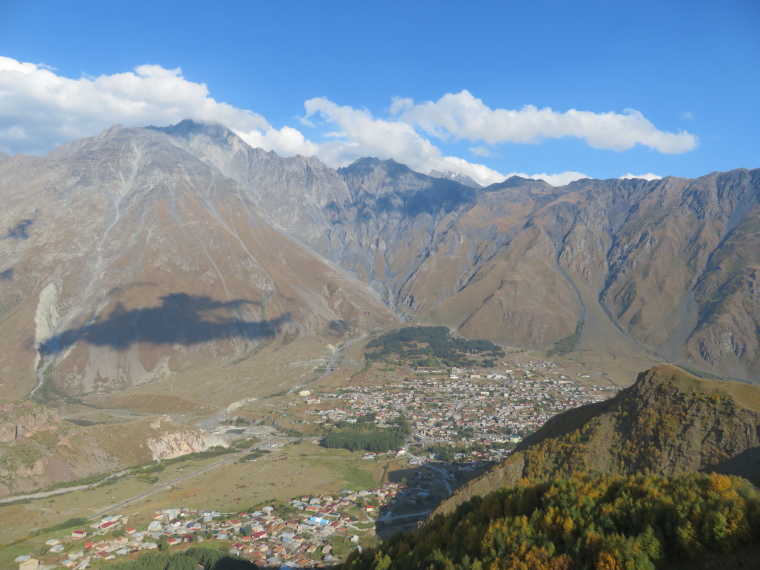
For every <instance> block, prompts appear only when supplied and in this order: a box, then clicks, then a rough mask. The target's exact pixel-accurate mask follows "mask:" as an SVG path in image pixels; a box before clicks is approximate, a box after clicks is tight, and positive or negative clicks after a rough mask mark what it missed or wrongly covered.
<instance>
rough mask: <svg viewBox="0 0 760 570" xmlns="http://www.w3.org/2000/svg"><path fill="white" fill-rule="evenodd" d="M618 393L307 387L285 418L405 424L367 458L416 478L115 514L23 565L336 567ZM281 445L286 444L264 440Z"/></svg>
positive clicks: (461, 379) (423, 384) (547, 375)
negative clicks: (220, 552) (223, 556)
mask: <svg viewBox="0 0 760 570" xmlns="http://www.w3.org/2000/svg"><path fill="white" fill-rule="evenodd" d="M578 376H580V379H581V380H586V379H587V378H588V375H583V374H579V375H578ZM617 391H619V388H616V387H614V386H605V387H600V386H598V385H596V384H591V383H590V382H588V381H585V382H581V381H579V379H577V378H571V377H569V376H568V375H567V374H565V373H564V372H563V371H562V370H561V369H559V368H558V367H557V366H556V365H555V364H554V363H552V362H542V361H530V362H528V363H526V364H524V365H523V366H522V367H521V368H519V369H507V368H505V369H502V370H499V371H496V372H494V371H487V372H484V371H477V370H459V369H456V368H454V369H449V370H446V371H441V370H436V369H424V368H423V369H420V368H417V369H416V370H414V371H413V374H410V375H409V377H406V378H403V379H396V381H395V382H394V383H390V384H387V383H386V384H382V383H379V384H368V385H361V386H357V385H349V386H343V387H339V388H332V389H329V388H324V389H314V390H307V389H303V390H300V391H299V392H298V393H297V395H294V396H296V398H294V399H291V400H290V402H288V403H287V404H285V405H284V406H283V408H282V409H281V412H282V413H283V415H286V416H288V417H290V418H291V419H293V424H292V425H294V426H298V427H299V428H300V429H301V430H303V432H304V434H305V437H307V438H309V437H311V438H312V439H311V441H312V442H313V443H315V444H319V439H317V438H314V437H313V435H314V434H316V433H320V432H321V433H325V432H327V431H329V430H332V429H334V428H335V427H336V426H344V427H345V426H349V427H350V426H351V425H352V424H356V423H357V422H358V421H359V420H360V418H364V419H366V418H368V417H369V418H372V419H373V421H374V423H375V425H376V429H379V430H382V428H384V427H387V426H389V425H390V424H391V422H393V421H394V420H396V419H398V418H399V417H403V418H405V421H406V422H408V425H409V432H410V435H409V437H408V438H407V441H406V443H405V444H404V445H403V446H401V447H399V448H397V449H393V450H389V453H387V454H380V453H369V452H366V453H363V454H362V459H367V460H374V461H391V460H395V461H399V460H400V461H402V462H403V464H404V465H406V471H405V472H407V473H408V474H409V476H410V479H411V480H410V481H406V479H404V480H402V481H398V479H397V481H398V482H390V480H389V479H386V480H385V481H384V484H379V485H378V487H377V488H373V489H368V490H362V491H351V490H348V489H346V490H343V491H342V492H340V493H339V494H337V495H336V494H333V495H305V496H301V497H296V498H293V499H292V500H291V501H289V502H282V501H274V502H272V503H271V504H262V505H256V506H254V507H251V508H249V509H248V510H246V511H243V512H237V513H225V514H222V513H220V512H216V511H213V510H200V511H199V510H190V509H187V508H181V507H178V508H172V509H165V510H161V511H158V512H155V513H154V514H153V520H152V521H150V522H149V523H148V524H145V525H142V527H139V528H138V526H137V525H135V526H130V523H129V518H130V517H129V516H127V515H122V514H114V515H111V516H108V517H105V518H103V519H102V520H100V521H98V522H96V523H93V524H91V526H89V527H86V528H76V529H75V530H73V531H69V533H68V534H67V535H65V536H63V535H62V536H60V537H58V538H53V539H51V540H48V541H47V543H46V548H45V549H44V550H45V551H44V552H41V553H40V552H36V553H29V554H26V555H22V556H19V557H18V558H17V559H16V560H15V562H16V563H18V565H19V566H18V567H19V570H42V569H46V568H59V567H61V568H75V569H83V568H88V567H92V566H93V565H96V566H100V565H103V564H107V563H108V561H112V560H116V559H119V558H122V559H125V558H127V557H130V558H134V556H135V555H137V554H139V553H142V552H144V551H168V550H175V549H176V548H177V547H178V546H180V545H185V547H187V546H189V544H188V543H192V544H197V543H203V542H210V543H211V544H214V545H215V547H217V548H218V547H219V546H222V545H224V547H225V548H227V549H229V552H230V553H231V554H233V555H237V556H241V557H244V558H246V559H248V560H250V561H252V562H254V563H255V564H256V565H258V566H260V567H279V566H288V567H294V568H295V567H315V566H319V565H323V566H327V565H333V564H336V563H338V562H340V561H341V560H342V559H344V557H345V556H347V555H348V554H349V553H350V552H351V551H353V550H354V549H356V548H357V547H358V548H361V547H362V545H369V544H372V543H373V542H374V541H375V540H377V535H376V531H377V530H378V529H379V528H380V527H381V526H383V525H387V524H390V523H391V522H392V521H395V520H397V519H404V520H407V521H408V523H411V524H413V523H416V522H417V521H419V520H422V519H423V518H424V517H425V516H426V515H427V514H428V513H429V512H431V510H432V508H434V506H435V504H437V502H439V501H440V500H442V499H443V498H445V497H446V496H449V495H450V494H451V493H452V492H453V489H455V488H456V487H457V486H458V485H459V484H461V483H462V482H463V480H466V479H467V478H469V477H471V476H473V475H472V474H471V472H473V471H480V470H482V469H485V468H486V467H487V466H488V465H491V464H492V462H494V461H498V460H500V459H503V458H504V457H506V456H507V455H508V454H509V453H511V449H513V448H514V446H515V445H516V444H517V443H519V441H520V440H521V439H522V438H523V437H525V436H526V435H528V434H530V433H532V432H533V431H535V430H536V429H537V428H538V427H540V426H541V425H542V424H543V423H544V422H545V421H546V420H548V419H549V418H551V417H552V416H554V415H556V414H558V413H561V412H563V411H565V410H568V409H571V408H575V407H578V406H581V405H584V404H587V403H591V402H599V401H602V400H605V399H607V398H609V397H611V396H612V395H614V393H616V392H617ZM362 421H364V420H362ZM309 424H311V425H309ZM251 429H253V428H251ZM267 429H270V430H271V428H267ZM247 431H248V430H245V429H241V428H240V427H238V426H236V425H229V426H220V428H219V429H218V430H216V432H217V433H222V434H224V433H225V432H227V433H228V436H233V437H239V436H241V435H243V434H244V433H245V432H247ZM254 431H255V429H254ZM308 433H311V434H312V436H308V435H306V434H308ZM273 445H278V444H276V443H262V446H273ZM446 448H450V450H451V451H452V452H451V453H446V452H445V450H446ZM454 452H455V453H454ZM256 460H257V461H259V460H263V459H256Z"/></svg>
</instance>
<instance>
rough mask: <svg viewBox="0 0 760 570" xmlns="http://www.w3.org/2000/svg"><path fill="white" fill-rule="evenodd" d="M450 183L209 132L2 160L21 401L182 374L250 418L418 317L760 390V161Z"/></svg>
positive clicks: (1, 222)
mask: <svg viewBox="0 0 760 570" xmlns="http://www.w3.org/2000/svg"><path fill="white" fill-rule="evenodd" d="M432 174H435V175H434V176H433V175H425V174H421V173H417V172H414V171H412V170H410V169H409V168H407V167H406V166H404V165H402V164H398V163H396V162H394V161H392V160H388V161H381V160H377V159H373V158H363V159H360V160H358V161H356V162H354V163H353V164H351V165H349V166H347V167H345V168H340V169H337V170H336V169H333V168H330V167H328V166H326V165H324V164H323V163H321V162H320V161H319V160H318V159H316V158H313V157H312V158H305V157H302V156H294V157H290V158H283V157H280V156H278V155H276V154H274V153H272V152H266V151H264V150H262V149H258V148H252V147H250V146H248V145H247V144H246V143H245V142H244V141H242V139H240V138H239V137H238V136H237V135H235V134H234V133H233V132H232V131H230V130H228V129H226V128H225V127H223V126H220V125H209V124H200V123H196V122H192V121H183V122H181V123H179V124H178V125H175V126H172V127H165V128H155V127H148V128H122V127H120V126H115V127H113V128H111V129H109V130H108V131H105V132H103V133H101V134H100V135H98V136H95V137H92V138H89V139H83V140H80V141H76V142H73V143H70V144H68V145H66V146H64V147H60V148H58V149H56V150H54V151H53V152H51V153H50V154H48V155H47V156H45V157H27V156H21V155H17V156H13V157H8V156H2V157H0V196H2V199H3V203H4V205H5V206H4V208H3V211H2V213H1V214H0V232H1V235H2V238H1V239H0V327H2V330H3V334H2V335H0V382H2V386H1V388H0V389H2V390H3V394H4V395H5V396H8V397H24V396H28V395H30V394H32V395H34V396H35V397H41V398H42V399H44V398H53V397H58V396H64V395H65V396H68V397H86V398H90V397H95V396H97V397H105V398H115V397H117V396H118V394H120V393H121V392H122V391H123V390H126V389H133V388H135V387H138V388H139V387H140V386H143V385H150V386H152V387H153V388H152V389H153V391H154V392H155V391H156V390H158V391H159V392H160V391H162V390H163V391H164V392H169V391H171V390H173V386H174V385H175V384H176V385H177V386H178V388H179V387H180V386H181V387H182V388H181V389H182V394H181V398H184V399H186V400H187V401H188V402H190V403H192V402H198V401H203V402H204V403H215V404H219V405H228V404H230V403H232V402H235V401H238V400H242V399H244V398H246V397H261V396H262V395H267V394H272V393H276V392H279V391H282V390H289V389H292V388H293V387H294V386H298V385H303V384H305V383H307V382H309V381H311V380H314V379H315V377H318V376H319V374H320V372H319V371H320V370H329V369H330V367H331V365H332V359H333V358H334V356H335V354H336V351H337V350H338V349H339V348H340V345H341V344H345V343H349V342H351V341H353V340H354V339H357V338H361V337H362V336H364V335H367V334H369V333H370V332H371V331H373V330H377V329H382V328H385V327H389V326H394V325H396V324H399V323H400V322H403V321H407V320H410V319H414V320H416V321H419V322H425V323H430V324H443V325H446V326H448V327H450V328H452V329H454V330H455V331H457V332H458V333H459V334H460V335H462V336H466V337H476V338H485V339H489V340H492V341H494V342H497V343H499V344H502V345H508V346H513V347H524V348H547V349H548V348H551V347H552V346H554V345H555V344H556V343H559V344H558V345H557V346H561V347H563V350H573V349H585V350H596V351H599V352H604V353H610V354H613V355H614V354H625V355H634V356H637V355H639V356H641V355H646V357H647V358H649V359H654V358H657V359H663V360H669V361H671V362H679V363H685V364H689V365H691V366H693V367H695V368H698V369H701V370H705V371H709V372H712V373H717V374H722V375H729V376H732V377H736V378H742V379H749V380H754V379H756V378H757V373H758V369H759V368H760V346H759V345H758V337H759V335H758V326H759V324H760V287H759V285H760V284H758V263H759V262H760V259H759V256H760V253H758V252H760V248H758V232H759V231H760V207H759V202H760V170H745V169H739V170H734V171H731V172H726V173H712V174H708V175H706V176H704V177H701V178H698V179H693V180H692V179H683V178H675V177H666V178H663V179H661V180H653V181H646V180H642V179H632V180H617V179H615V180H590V179H584V180H579V181H576V182H573V183H571V184H569V185H567V186H562V187H554V186H551V185H549V184H547V183H545V182H542V181H536V180H527V179H523V178H518V177H512V178H509V179H507V180H505V181H504V182H502V183H500V184H494V185H492V186H489V187H486V188H479V187H477V186H476V185H474V184H473V183H472V181H468V180H462V179H459V180H456V179H452V177H451V176H448V175H447V174H445V173H432ZM296 341H297V342H296ZM156 386H158V388H156ZM231 387H234V390H231V389H230V388H231ZM138 392H139V390H138Z"/></svg>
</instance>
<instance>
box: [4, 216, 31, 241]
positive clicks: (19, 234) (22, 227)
mask: <svg viewBox="0 0 760 570" xmlns="http://www.w3.org/2000/svg"><path fill="white" fill-rule="evenodd" d="M33 223H34V220H32V219H30V218H27V219H25V220H21V221H20V222H18V223H17V224H16V225H15V226H13V227H12V228H10V229H9V230H8V232H7V233H6V234H5V237H4V238H3V239H18V240H27V239H29V232H27V231H26V230H27V228H29V226H31V225H32V224H33Z"/></svg>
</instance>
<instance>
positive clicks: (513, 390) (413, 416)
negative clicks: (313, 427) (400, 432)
mask: <svg viewBox="0 0 760 570" xmlns="http://www.w3.org/2000/svg"><path fill="white" fill-rule="evenodd" d="M438 372H440V371H438ZM613 394H614V390H613V389H610V388H600V387H598V386H595V385H592V386H583V385H581V384H577V383H576V382H574V381H572V380H570V379H569V378H568V377H567V376H565V375H564V374H561V373H560V371H559V370H556V366H555V365H554V363H552V362H531V363H530V364H528V365H524V366H523V367H522V368H520V369H517V370H515V369H505V370H503V371H499V372H479V371H476V370H470V371H463V370H458V369H454V370H451V371H449V372H446V373H443V374H440V376H438V375H437V374H435V373H431V374H426V375H425V376H419V375H417V376H415V377H413V378H406V379H405V380H402V381H398V382H397V383H394V384H385V385H381V386H380V385H378V386H374V385H373V386H348V387H345V388H341V389H339V390H337V391H334V392H330V393H326V394H322V395H319V396H315V395H313V394H309V395H308V396H307V397H306V398H305V399H304V404H305V406H306V407H307V409H306V414H310V415H312V416H316V417H315V418H314V419H313V420H311V421H313V423H316V424H329V423H335V422H339V421H345V422H348V423H352V422H356V421H357V419H358V418H359V417H360V416H363V415H365V414H367V413H368V412H371V413H374V414H375V417H376V421H377V423H378V425H381V426H382V425H384V424H385V422H387V421H390V420H392V419H393V418H396V417H398V416H399V415H403V416H404V417H405V418H406V419H407V421H409V422H410V424H411V425H412V428H413V435H414V436H415V439H416V440H417V441H420V442H424V443H428V444H432V443H439V444H448V445H454V444H457V445H475V444H483V443H485V444H489V443H517V442H519V441H520V439H521V436H523V435H526V434H528V433H531V432H533V431H535V430H536V429H537V428H538V427H540V426H541V425H543V424H544V423H545V422H546V421H547V420H548V419H549V418H551V417H552V416H554V415H556V414H558V413H560V412H563V411H565V410H568V409H570V408H575V407H578V406H581V405H584V404H588V403H591V402H599V401H602V400H605V399H607V398H609V397H610V396H611V395H613ZM317 405H318V407H310V406H317ZM463 434H466V435H463ZM504 453H505V452H504V451H498V450H494V451H493V452H490V453H486V454H481V455H482V457H481V459H486V460H489V459H498V458H499V457H500V456H501V455H503V454H504Z"/></svg>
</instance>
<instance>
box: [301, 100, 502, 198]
mask: <svg viewBox="0 0 760 570" xmlns="http://www.w3.org/2000/svg"><path fill="white" fill-rule="evenodd" d="M304 106H305V108H306V117H305V119H306V120H308V121H312V120H313V117H315V116H319V117H321V118H322V120H323V121H325V122H326V123H328V124H330V125H334V126H336V127H338V129H339V131H337V132H332V133H329V134H330V136H331V137H332V138H333V140H331V141H328V142H325V143H322V144H321V145H320V146H319V150H318V151H317V153H316V154H317V156H318V157H319V158H320V160H322V161H324V162H325V163H327V164H330V165H333V166H344V165H346V164H349V163H350V162H352V161H354V160H356V159H357V158H360V157H362V156H374V157H377V158H380V159H383V160H386V159H389V158H393V159H394V160H396V161H398V162H402V163H404V164H406V165H407V166H409V168H411V169H412V170H416V171H418V172H429V171H431V170H438V171H442V172H445V171H450V172H454V173H456V174H464V175H465V176H469V177H470V178H472V179H473V180H475V181H476V182H478V183H480V184H483V185H488V184H492V183H494V182H501V181H502V180H504V175H503V174H501V173H499V172H497V171H496V170H493V169H492V168H488V167H487V166H484V165H482V164H474V163H471V162H467V161H466V160H464V159H461V158H457V157H454V156H443V153H442V152H441V149H439V148H438V147H437V146H435V145H433V144H432V143H431V142H430V141H429V140H427V139H425V138H423V137H422V136H421V135H420V134H419V133H417V131H415V130H414V128H413V127H412V126H411V125H409V124H407V123H404V122H401V121H386V120H384V119H377V118H375V117H373V116H372V114H371V113H370V112H369V111H367V110H365V109H354V108H353V107H349V106H341V105H337V104H336V103H333V102H332V101H330V100H329V99H326V98H324V97H317V98H314V99H309V100H308V101H306V103H305V104H304Z"/></svg>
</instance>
